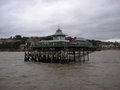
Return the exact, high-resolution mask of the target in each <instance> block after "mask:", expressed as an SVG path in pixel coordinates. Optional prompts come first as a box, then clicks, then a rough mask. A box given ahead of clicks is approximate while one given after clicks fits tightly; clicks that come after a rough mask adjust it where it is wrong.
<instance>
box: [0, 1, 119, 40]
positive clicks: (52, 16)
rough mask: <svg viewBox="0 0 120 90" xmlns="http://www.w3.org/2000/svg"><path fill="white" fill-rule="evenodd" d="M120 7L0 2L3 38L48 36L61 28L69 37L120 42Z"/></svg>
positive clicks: (105, 3)
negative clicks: (115, 39) (17, 35)
mask: <svg viewBox="0 0 120 90" xmlns="http://www.w3.org/2000/svg"><path fill="white" fill-rule="evenodd" d="M119 5H120V1H118V0H99V1H98V0H56V1H55V0H52V1H51V0H20V1H19V0H6V2H5V0H0V12H1V14H0V36H3V37H8V36H9V37H10V36H11V35H13V34H22V35H26V36H30V35H32V36H35V35H37V36H42V35H49V34H52V33H54V32H55V30H56V29H57V25H58V24H60V25H61V29H62V30H63V32H64V33H66V34H67V35H71V36H77V37H84V38H88V39H89V38H90V39H99V40H107V39H112V38H113V39H114V38H119V39H120V11H119V10H120V6H119ZM11 32H12V33H11Z"/></svg>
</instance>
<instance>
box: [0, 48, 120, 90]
mask: <svg viewBox="0 0 120 90" xmlns="http://www.w3.org/2000/svg"><path fill="white" fill-rule="evenodd" d="M23 59H24V53H23V52H0V90H120V70H119V69H120V51H114V50H113V51H112V50H108V51H99V52H94V53H92V54H91V55H90V61H87V62H85V63H76V64H74V63H71V64H50V63H49V64H48V63H38V62H37V63H35V62H24V60H23Z"/></svg>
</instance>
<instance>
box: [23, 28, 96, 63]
mask: <svg viewBox="0 0 120 90" xmlns="http://www.w3.org/2000/svg"><path fill="white" fill-rule="evenodd" d="M51 36H52V37H53V40H41V41H37V42H35V43H34V44H31V45H30V47H29V48H27V47H26V49H25V61H35V62H36V61H38V62H48V63H70V62H77V61H85V60H89V53H91V52H93V51H95V48H93V47H92V44H91V43H90V42H89V41H88V40H86V39H83V38H76V39H75V40H72V41H69V40H66V34H64V33H63V32H62V30H61V29H60V28H58V29H57V30H56V32H55V34H53V35H51Z"/></svg>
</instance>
